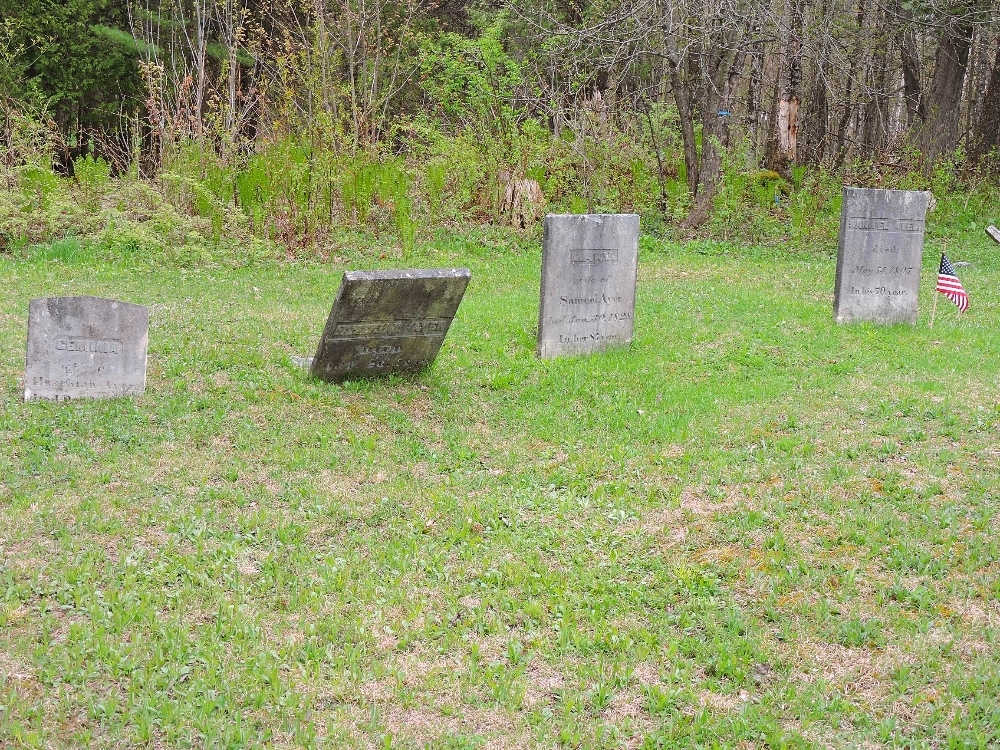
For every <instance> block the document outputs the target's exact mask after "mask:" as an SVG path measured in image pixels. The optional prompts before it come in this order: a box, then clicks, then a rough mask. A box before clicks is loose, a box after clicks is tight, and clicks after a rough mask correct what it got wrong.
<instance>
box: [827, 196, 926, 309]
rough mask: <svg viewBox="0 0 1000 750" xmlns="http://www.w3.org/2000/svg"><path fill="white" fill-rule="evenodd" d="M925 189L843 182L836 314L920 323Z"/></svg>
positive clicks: (835, 301) (834, 305)
mask: <svg viewBox="0 0 1000 750" xmlns="http://www.w3.org/2000/svg"><path fill="white" fill-rule="evenodd" d="M926 214H927V193H926V192H923V191H913V190H870V189H866V188H844V203H843V207H842V209H841V212H840V248H839V251H838V253H837V282H836V287H835V291H834V300H833V314H834V318H835V319H836V321H837V322H838V323H851V322H855V321H871V322H874V323H885V324H890V323H911V324H912V323H916V322H917V298H918V295H919V291H920V262H921V259H922V257H923V250H924V219H925V217H926Z"/></svg>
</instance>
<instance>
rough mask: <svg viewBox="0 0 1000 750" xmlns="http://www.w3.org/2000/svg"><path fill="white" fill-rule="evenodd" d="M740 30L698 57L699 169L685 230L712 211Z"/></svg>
mask: <svg viewBox="0 0 1000 750" xmlns="http://www.w3.org/2000/svg"><path fill="white" fill-rule="evenodd" d="M740 36H742V29H741V28H740V27H739V26H738V25H736V24H731V25H730V26H729V27H728V28H727V29H726V30H725V32H724V33H723V34H721V35H720V37H718V38H716V39H715V40H713V41H714V44H713V45H712V46H711V47H710V48H708V47H707V45H705V46H703V47H702V49H701V50H700V52H701V54H700V55H699V60H698V63H699V66H700V67H701V81H702V86H701V102H700V107H699V109H700V110H701V163H700V165H699V168H698V192H697V195H696V202H695V207H694V210H693V211H692V212H691V213H690V215H688V217H687V218H686V219H685V220H684V226H687V227H697V226H700V225H701V224H703V223H704V222H705V220H706V219H707V218H708V214H709V213H710V212H711V210H712V199H713V198H714V197H715V191H716V188H717V187H718V182H719V177H720V176H721V174H722V156H723V154H725V153H726V151H727V150H728V148H729V118H728V117H727V116H720V115H719V106H720V104H721V103H722V101H723V96H724V94H725V93H726V91H727V90H728V89H729V88H730V86H731V84H732V79H731V77H730V75H731V73H732V72H733V64H734V62H735V61H736V54H737V50H738V48H739V38H740Z"/></svg>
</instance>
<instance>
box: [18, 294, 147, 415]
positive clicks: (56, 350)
mask: <svg viewBox="0 0 1000 750" xmlns="http://www.w3.org/2000/svg"><path fill="white" fill-rule="evenodd" d="M148 343H149V308H147V307H143V306H142V305H133V304H131V303H129V302H119V301H118V300H113V299H103V298H101V297H43V298H41V299H33V300H31V302H29V303H28V353H27V357H26V359H25V367H24V400H25V401H30V400H32V399H55V400H57V401H61V400H63V399H70V398H114V397H116V396H138V395H140V394H141V393H143V392H144V391H145V390H146V349H147V346H148Z"/></svg>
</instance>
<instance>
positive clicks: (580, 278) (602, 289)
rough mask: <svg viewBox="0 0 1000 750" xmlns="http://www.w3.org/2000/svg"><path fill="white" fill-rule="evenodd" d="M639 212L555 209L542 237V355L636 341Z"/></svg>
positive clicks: (601, 347) (539, 312) (554, 355)
mask: <svg viewBox="0 0 1000 750" xmlns="http://www.w3.org/2000/svg"><path fill="white" fill-rule="evenodd" d="M638 259H639V216H638V215H637V214H586V215H574V214H551V215H549V216H546V217H545V236H544V240H543V242H542V299H541V306H540V308H539V311H538V356H539V357H542V358H543V359H549V358H551V357H558V356H560V355H563V354H589V353H590V352H596V351H599V350H601V349H604V348H605V347H608V346H612V345H616V344H629V343H631V342H632V325H633V322H634V318H635V282H636V271H637V264H638Z"/></svg>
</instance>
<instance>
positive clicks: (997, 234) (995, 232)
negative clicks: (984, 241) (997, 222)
mask: <svg viewBox="0 0 1000 750" xmlns="http://www.w3.org/2000/svg"><path fill="white" fill-rule="evenodd" d="M986 234H988V235H989V236H990V237H992V238H993V239H994V240H995V241H996V242H1000V229H997V228H996V227H995V226H993V225H992V224H990V225H989V226H988V227H986Z"/></svg>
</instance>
